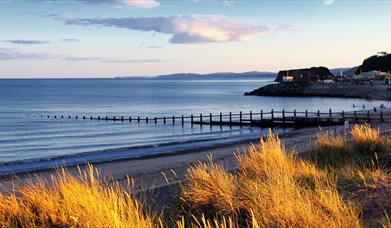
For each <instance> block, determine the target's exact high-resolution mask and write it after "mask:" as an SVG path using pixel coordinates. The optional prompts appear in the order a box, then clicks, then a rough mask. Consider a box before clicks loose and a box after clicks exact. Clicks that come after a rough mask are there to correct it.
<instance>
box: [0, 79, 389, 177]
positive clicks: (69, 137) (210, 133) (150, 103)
mask: <svg viewBox="0 0 391 228" xmlns="http://www.w3.org/2000/svg"><path fill="white" fill-rule="evenodd" d="M272 80H273V79H272V78H265V79H254V80H192V81H188V80H168V79H164V80H163V79H160V80H159V79H56V80H53V79H35V80H27V79H23V80H0V174H1V173H7V172H14V171H21V170H25V169H35V168H45V167H47V166H53V165H54V164H60V163H61V164H64V163H68V164H70V163H80V162H82V161H90V160H92V161H94V160H95V161H98V160H109V159H114V158H123V157H132V156H144V155H148V154H155V153H159V152H160V151H162V150H160V149H159V148H161V147H156V146H157V145H161V146H162V145H170V146H171V147H172V148H171V150H174V149H185V148H186V147H188V148H192V147H197V146H201V145H205V144H207V143H213V142H218V141H219V140H220V142H222V141H224V140H226V141H230V140H231V141H232V140H239V139H245V138H255V137H259V136H261V135H262V134H264V133H265V129H258V128H250V127H243V128H240V127H233V128H229V127H222V128H220V127H219V126H214V127H209V126H203V127H200V126H196V125H194V126H193V127H190V126H189V125H185V126H182V125H181V124H175V125H172V124H166V125H164V124H156V125H155V124H153V123H149V124H145V123H140V124H139V123H137V122H132V123H129V122H124V123H122V122H110V121H109V122H106V121H90V120H82V119H78V120H75V119H71V120H69V119H52V118H50V119H46V118H41V115H44V116H46V115H50V116H54V115H57V116H60V115H64V116H68V115H71V116H76V115H79V116H80V115H81V116H82V115H86V116H90V115H93V116H98V115H99V116H106V115H108V116H112V115H117V116H142V117H144V116H149V117H155V116H164V115H167V116H172V115H182V114H183V115H189V114H199V113H203V114H204V115H207V114H209V113H219V112H223V113H228V112H239V111H244V112H248V111H249V110H253V111H259V110H261V109H263V110H270V109H272V108H273V109H275V110H279V109H283V108H284V109H286V110H293V109H297V110H305V109H308V110H309V111H311V110H312V111H315V110H318V109H320V110H321V111H327V110H328V109H329V108H332V109H333V110H335V111H341V110H346V111H347V110H353V109H354V108H353V107H352V105H353V104H355V105H356V109H362V105H363V104H364V105H365V108H366V109H369V108H373V107H374V106H379V105H380V104H382V103H383V104H385V105H386V106H388V107H390V106H391V103H389V102H386V101H369V100H360V99H339V98H317V97H313V98H286V97H255V96H243V95H242V94H243V93H244V92H246V91H251V90H253V89H255V88H257V87H260V86H262V85H265V84H267V83H270V82H271V81H272ZM165 150H168V149H167V148H166V149H165Z"/></svg>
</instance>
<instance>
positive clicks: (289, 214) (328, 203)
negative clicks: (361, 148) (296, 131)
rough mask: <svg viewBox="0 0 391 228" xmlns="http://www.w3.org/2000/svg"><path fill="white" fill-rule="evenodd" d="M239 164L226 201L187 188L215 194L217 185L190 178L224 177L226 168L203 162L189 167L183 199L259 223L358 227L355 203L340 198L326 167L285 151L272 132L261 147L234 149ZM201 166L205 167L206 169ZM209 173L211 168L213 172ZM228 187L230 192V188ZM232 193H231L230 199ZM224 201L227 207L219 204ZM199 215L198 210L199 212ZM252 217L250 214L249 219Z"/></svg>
mask: <svg viewBox="0 0 391 228" xmlns="http://www.w3.org/2000/svg"><path fill="white" fill-rule="evenodd" d="M237 160H238V166H239V170H238V171H237V173H236V174H235V175H234V176H235V177H236V178H233V177H232V178H231V179H232V180H235V181H230V182H227V179H226V178H225V180H224V181H219V182H218V183H221V182H222V183H224V186H227V184H230V185H231V187H225V188H228V189H230V191H229V192H230V195H229V197H228V198H229V199H230V202H231V201H232V202H233V203H232V206H231V204H229V206H228V205H227V204H223V205H221V204H216V203H215V201H213V200H205V198H204V197H201V198H198V197H196V196H195V195H192V196H193V197H192V198H190V199H189V198H188V197H187V196H188V192H191V191H194V190H193V189H192V188H194V186H197V191H200V188H202V189H201V190H204V191H207V192H210V194H211V195H219V194H220V189H221V188H218V187H213V188H210V187H208V188H207V187H205V186H203V185H195V184H194V182H195V181H197V180H202V179H203V177H202V176H199V174H202V175H203V176H205V175H214V176H215V177H217V178H218V177H226V176H227V175H231V174H227V173H226V171H224V170H223V169H218V171H217V172H218V175H216V173H214V172H215V171H216V169H215V168H214V166H215V165H213V164H204V165H202V166H196V167H194V168H191V169H189V172H188V175H187V176H186V184H185V186H184V187H183V188H182V194H183V196H184V197H183V198H182V199H183V200H184V201H185V204H186V205H187V206H188V207H193V208H192V209H193V210H192V211H193V212H194V211H198V212H200V213H205V211H203V209H205V208H207V209H208V211H207V214H211V211H213V213H217V214H219V213H221V212H222V211H223V212H224V213H223V214H224V215H227V214H226V212H227V211H232V212H231V214H229V216H231V217H238V218H239V219H238V220H239V221H240V220H245V221H247V222H249V221H256V222H257V225H259V226H262V227H263V226H266V227H268V226H277V227H289V226H291V227H308V226H311V227H344V226H345V227H358V226H360V220H359V218H358V211H357V210H356V208H355V207H354V206H353V205H351V204H349V203H346V202H344V201H343V200H342V199H341V197H340V195H339V194H338V191H337V186H336V184H335V183H334V182H333V181H332V179H331V178H329V177H328V176H327V175H326V174H325V173H324V172H322V171H320V170H318V169H316V168H315V167H314V165H312V164H310V163H308V162H305V161H302V160H300V161H299V160H298V159H297V158H296V157H295V156H294V155H293V153H290V154H287V153H286V151H285V149H284V147H283V146H282V144H281V141H280V140H279V138H278V137H277V136H275V135H272V134H270V135H269V137H268V138H267V139H265V140H264V139H262V140H261V141H260V147H259V148H258V147H255V146H253V147H251V148H249V150H248V151H247V152H246V153H245V154H243V155H237ZM205 172H209V173H208V174H205ZM212 173H213V174H212ZM232 191H234V193H233V194H232ZM232 195H233V199H232ZM224 205H226V207H223V208H222V206H224ZM199 216H200V215H199ZM251 218H254V219H251Z"/></svg>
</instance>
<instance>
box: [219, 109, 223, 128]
mask: <svg viewBox="0 0 391 228" xmlns="http://www.w3.org/2000/svg"><path fill="white" fill-rule="evenodd" d="M221 124H223V113H221V112H220V125H221Z"/></svg>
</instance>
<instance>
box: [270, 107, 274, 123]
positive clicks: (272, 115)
mask: <svg viewBox="0 0 391 228" xmlns="http://www.w3.org/2000/svg"><path fill="white" fill-rule="evenodd" d="M270 113H271V120H272V123H273V122H274V110H273V109H272V110H271V112H270Z"/></svg>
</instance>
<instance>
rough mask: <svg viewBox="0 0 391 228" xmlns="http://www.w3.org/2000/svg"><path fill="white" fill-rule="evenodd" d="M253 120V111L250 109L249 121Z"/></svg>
mask: <svg viewBox="0 0 391 228" xmlns="http://www.w3.org/2000/svg"><path fill="white" fill-rule="evenodd" d="M252 122H253V111H251V110H250V123H252Z"/></svg>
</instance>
